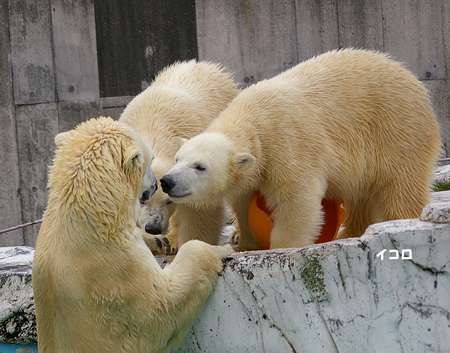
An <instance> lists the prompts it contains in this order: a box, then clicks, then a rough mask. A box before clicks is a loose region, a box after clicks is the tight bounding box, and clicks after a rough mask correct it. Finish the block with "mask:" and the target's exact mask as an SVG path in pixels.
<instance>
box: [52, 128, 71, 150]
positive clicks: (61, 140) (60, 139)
mask: <svg viewBox="0 0 450 353" xmlns="http://www.w3.org/2000/svg"><path fill="white" fill-rule="evenodd" d="M69 135H70V131H66V132H61V133H59V134H58V135H56V137H55V144H56V146H57V147H61V146H64V145H65V142H66V139H67V138H68V137H69Z"/></svg>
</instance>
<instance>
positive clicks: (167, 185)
mask: <svg viewBox="0 0 450 353" xmlns="http://www.w3.org/2000/svg"><path fill="white" fill-rule="evenodd" d="M160 182H161V187H162V189H163V191H164V192H165V193H166V194H170V190H172V189H173V188H174V187H175V180H173V178H172V176H170V175H169V174H166V175H164V176H163V177H162V178H161V180H160Z"/></svg>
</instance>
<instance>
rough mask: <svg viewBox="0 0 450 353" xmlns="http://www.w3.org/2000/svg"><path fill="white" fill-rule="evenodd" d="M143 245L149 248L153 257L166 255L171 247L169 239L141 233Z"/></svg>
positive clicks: (159, 235) (160, 235)
mask: <svg viewBox="0 0 450 353" xmlns="http://www.w3.org/2000/svg"><path fill="white" fill-rule="evenodd" d="M142 237H143V238H144V241H145V244H147V246H148V247H149V249H150V251H151V252H152V253H153V255H168V254H170V251H171V246H170V242H169V239H167V238H166V236H164V235H162V234H158V235H153V234H148V233H143V234H142Z"/></svg>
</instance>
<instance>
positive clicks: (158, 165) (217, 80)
mask: <svg viewBox="0 0 450 353" xmlns="http://www.w3.org/2000/svg"><path fill="white" fill-rule="evenodd" d="M237 94H238V89H237V85H236V83H235V82H234V80H233V77H232V76H231V75H230V74H229V73H227V72H225V71H224V69H223V68H221V67H220V66H219V65H217V64H213V63H209V62H206V61H201V62H196V61H195V60H190V61H185V62H179V63H175V64H173V65H170V66H168V67H167V68H165V69H164V70H163V71H161V72H160V73H159V74H158V75H157V77H156V78H155V80H154V81H153V83H152V84H151V85H150V87H148V88H147V89H146V90H145V91H143V92H142V93H141V94H139V95H137V96H136V97H135V98H134V99H133V100H132V101H131V102H130V104H129V105H128V106H127V107H126V108H125V110H124V112H123V113H122V115H121V117H120V121H121V122H123V123H126V124H127V125H129V126H131V127H132V128H133V129H134V130H135V131H136V132H137V133H138V134H139V135H140V136H141V137H142V138H143V139H144V140H145V141H146V142H147V143H148V144H149V146H150V148H151V149H152V150H153V152H154V153H155V159H154V161H153V163H152V169H153V171H154V172H155V175H156V178H157V179H158V180H159V179H160V178H162V177H163V175H164V174H166V173H167V172H168V171H169V170H170V169H171V168H172V167H173V166H174V164H175V161H174V158H175V153H176V152H177V151H178V149H179V148H180V140H179V139H180V137H181V138H192V137H194V136H195V135H198V134H200V133H201V132H203V131H204V130H205V129H206V128H207V127H208V125H209V124H210V123H211V122H212V120H213V119H215V118H217V117H218V116H219V114H220V112H221V111H222V110H224V109H225V108H226V107H227V105H228V104H229V103H230V102H231V100H232V99H233V98H234V97H236V95H237ZM169 218H170V227H169ZM193 219H194V220H196V221H195V224H196V227H195V229H191V227H192V222H191V221H192V220H193ZM219 220H220V221H219ZM138 225H139V226H140V227H141V228H142V229H145V231H146V232H147V233H149V235H144V237H145V240H146V242H147V245H149V247H150V248H151V249H152V251H153V252H154V253H155V254H157V253H159V252H160V251H161V252H163V253H164V250H165V249H164V248H163V246H162V245H163V243H164V241H165V238H164V237H162V236H158V234H163V235H165V236H166V237H167V239H168V240H169V242H170V251H169V252H170V253H174V252H176V250H177V248H178V244H179V245H181V244H183V243H185V242H186V241H188V240H191V239H200V240H203V241H206V242H208V243H210V244H214V245H217V244H218V241H219V237H220V234H221V230H222V227H223V225H224V208H223V205H222V204H217V205H215V206H212V207H211V206H210V207H197V208H196V207H192V206H191V205H189V204H182V205H172V200H171V199H170V198H169V196H168V195H167V194H165V193H164V192H163V191H162V189H161V188H158V190H157V191H156V193H155V194H154V195H153V197H152V198H150V199H149V200H147V201H143V202H142V206H141V212H140V216H139V220H138ZM150 234H153V236H151V235H150ZM177 243H178V244H177Z"/></svg>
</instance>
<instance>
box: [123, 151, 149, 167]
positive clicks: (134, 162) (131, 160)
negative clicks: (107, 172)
mask: <svg viewBox="0 0 450 353" xmlns="http://www.w3.org/2000/svg"><path fill="white" fill-rule="evenodd" d="M144 163H145V161H144V154H143V153H142V151H141V150H140V149H139V148H137V147H136V146H133V148H131V149H130V150H129V151H126V152H125V159H124V161H123V168H124V169H133V168H140V167H142V166H143V165H144Z"/></svg>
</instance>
